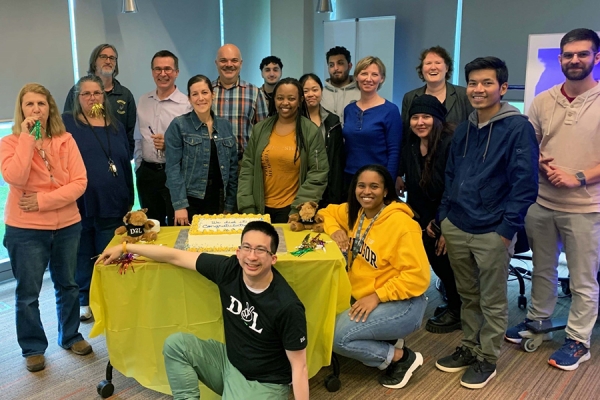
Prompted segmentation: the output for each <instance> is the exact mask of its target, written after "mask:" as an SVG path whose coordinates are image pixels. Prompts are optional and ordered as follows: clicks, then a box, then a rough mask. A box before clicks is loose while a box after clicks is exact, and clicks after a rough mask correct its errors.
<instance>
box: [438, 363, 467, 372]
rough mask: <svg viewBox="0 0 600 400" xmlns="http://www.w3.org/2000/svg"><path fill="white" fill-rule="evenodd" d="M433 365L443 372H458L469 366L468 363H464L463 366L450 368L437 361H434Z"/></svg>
mask: <svg viewBox="0 0 600 400" xmlns="http://www.w3.org/2000/svg"><path fill="white" fill-rule="evenodd" d="M435 367H436V368H437V369H439V370H440V371H444V372H460V371H462V370H465V369H467V368H469V367H470V365H465V366H463V367H454V368H451V367H444V366H443V365H441V364H438V363H437V362H436V363H435Z"/></svg>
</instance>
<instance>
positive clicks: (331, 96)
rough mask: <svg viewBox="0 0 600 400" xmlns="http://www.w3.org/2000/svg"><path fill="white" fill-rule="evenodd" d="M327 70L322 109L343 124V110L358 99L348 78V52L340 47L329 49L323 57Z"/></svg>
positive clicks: (353, 82)
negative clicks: (327, 76)
mask: <svg viewBox="0 0 600 400" xmlns="http://www.w3.org/2000/svg"><path fill="white" fill-rule="evenodd" d="M325 58H326V59H327V65H328V68H329V79H326V80H325V87H323V97H322V98H321V105H322V106H323V108H324V109H326V110H327V111H329V112H332V113H334V114H336V115H337V116H339V117H340V121H341V122H342V125H343V124H344V108H345V107H346V106H347V105H348V104H350V103H352V102H355V101H358V99H360V90H359V89H358V86H357V85H356V81H355V80H354V78H353V77H352V76H350V70H351V69H352V62H351V57H350V52H349V51H348V50H347V49H346V48H345V47H342V46H336V47H333V48H332V49H329V51H328V52H327V54H326V55H325Z"/></svg>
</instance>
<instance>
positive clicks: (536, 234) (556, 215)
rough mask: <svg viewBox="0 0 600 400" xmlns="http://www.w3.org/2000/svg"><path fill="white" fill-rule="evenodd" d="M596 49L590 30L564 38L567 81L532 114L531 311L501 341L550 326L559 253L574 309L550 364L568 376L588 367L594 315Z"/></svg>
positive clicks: (599, 198) (598, 129)
mask: <svg viewBox="0 0 600 400" xmlns="http://www.w3.org/2000/svg"><path fill="white" fill-rule="evenodd" d="M599 47H600V39H599V38H598V35H597V34H596V32H594V31H592V30H589V29H574V30H572V31H570V32H569V33H567V34H566V35H565V36H564V37H563V38H562V40H561V42H560V50H561V54H560V55H559V57H558V60H559V62H560V65H561V68H562V71H563V74H564V75H565V77H566V80H565V82H564V83H562V84H559V85H556V86H554V87H553V88H550V89H548V90H546V91H545V92H542V93H541V94H540V95H539V96H537V97H536V98H535V99H534V100H533V103H532V105H531V108H530V109H529V118H530V120H531V123H532V124H533V126H534V128H535V133H536V136H537V140H538V142H539V143H540V162H539V166H540V168H539V182H540V184H539V193H538V197H537V201H536V203H535V204H533V205H532V206H531V207H530V208H529V211H528V213H527V217H526V218H525V228H526V230H527V238H528V239H529V245H530V246H531V250H532V252H533V275H532V279H531V303H530V305H529V309H528V312H527V318H526V319H525V320H524V321H523V322H521V323H520V324H518V325H517V326H515V327H512V328H510V329H508V330H507V331H506V334H505V339H506V340H508V341H510V342H513V343H520V342H521V340H522V337H521V335H520V334H519V332H522V331H526V330H527V327H526V326H525V323H527V322H530V321H540V320H545V319H547V318H550V316H551V315H552V313H553V311H554V307H555V305H556V299H557V284H558V282H557V277H558V273H557V267H558V258H559V254H560V252H561V250H564V251H565V253H566V256H567V267H568V269H569V276H570V287H571V294H572V299H571V308H570V310H569V318H568V323H567V327H566V329H565V331H566V339H565V343H564V344H563V346H562V347H561V348H559V349H558V350H556V351H555V352H554V353H553V354H552V355H551V356H550V359H549V360H548V363H549V364H550V365H552V366H554V367H556V368H559V369H562V370H567V371H570V370H574V369H576V368H577V367H578V366H579V363H581V362H584V361H587V360H589V359H590V351H589V348H590V338H591V335H592V329H593V327H594V323H595V322H596V317H597V315H598V281H597V275H598V264H599V262H600V152H599V151H598V149H600V85H599V84H598V82H596V81H595V80H594V78H593V76H592V70H593V68H594V66H595V65H597V64H598V63H599V62H600V54H599V53H598V48H599ZM549 338H550V335H549V334H548V335H547V336H546V337H545V339H549Z"/></svg>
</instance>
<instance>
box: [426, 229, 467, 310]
mask: <svg viewBox="0 0 600 400" xmlns="http://www.w3.org/2000/svg"><path fill="white" fill-rule="evenodd" d="M436 242H437V239H434V238H431V237H429V235H428V234H427V232H426V231H423V246H424V247H425V252H426V253H427V258H428V259H429V263H430V264H431V268H432V269H433V272H434V273H435V274H436V275H437V276H438V278H440V280H441V281H442V283H443V284H444V287H445V288H446V297H448V308H449V309H451V310H456V311H460V304H461V303H460V296H459V294H458V291H457V290H456V280H455V279H454V272H453V271H452V267H451V266H450V259H449V258H448V254H441V255H439V256H438V255H436V254H435V250H436Z"/></svg>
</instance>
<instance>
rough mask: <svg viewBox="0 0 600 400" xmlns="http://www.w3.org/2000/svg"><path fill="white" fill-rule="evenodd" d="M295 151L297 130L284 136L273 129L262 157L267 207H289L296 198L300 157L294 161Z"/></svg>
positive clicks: (298, 184) (298, 185)
mask: <svg viewBox="0 0 600 400" xmlns="http://www.w3.org/2000/svg"><path fill="white" fill-rule="evenodd" d="M295 152H296V132H295V131H292V132H290V133H288V134H287V135H283V136H282V135H279V134H278V133H277V132H275V130H273V132H272V133H271V137H270V138H269V144H268V145H267V147H265V149H264V151H263V152H262V155H261V158H260V161H261V164H262V169H263V180H264V183H265V185H264V186H265V206H266V207H270V208H283V207H287V206H289V205H290V204H292V202H293V201H294V199H295V198H296V193H298V188H299V187H300V179H299V178H300V158H298V160H296V162H295V163H294V154H295Z"/></svg>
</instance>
